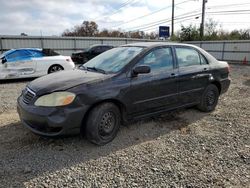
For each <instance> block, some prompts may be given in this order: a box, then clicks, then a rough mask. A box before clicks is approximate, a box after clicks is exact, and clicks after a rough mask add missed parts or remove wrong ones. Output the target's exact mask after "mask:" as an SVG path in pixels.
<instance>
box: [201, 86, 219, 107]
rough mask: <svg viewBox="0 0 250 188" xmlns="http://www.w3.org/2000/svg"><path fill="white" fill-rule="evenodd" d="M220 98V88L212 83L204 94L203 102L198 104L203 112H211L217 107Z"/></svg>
mask: <svg viewBox="0 0 250 188" xmlns="http://www.w3.org/2000/svg"><path fill="white" fill-rule="evenodd" d="M218 99H219V90H218V88H217V86H216V85H214V84H210V85H208V86H207V88H206V89H205V91H204V92H203V94H202V98H201V102H200V104H199V105H198V106H197V107H198V109H199V110H201V111H203V112H211V111H213V110H214V109H215V107H216V105H217V103H218Z"/></svg>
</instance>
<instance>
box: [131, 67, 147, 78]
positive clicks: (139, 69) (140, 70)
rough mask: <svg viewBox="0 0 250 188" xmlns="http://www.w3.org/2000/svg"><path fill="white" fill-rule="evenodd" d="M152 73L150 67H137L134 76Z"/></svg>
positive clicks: (133, 72)
mask: <svg viewBox="0 0 250 188" xmlns="http://www.w3.org/2000/svg"><path fill="white" fill-rule="evenodd" d="M148 73H150V67H149V66H146V65H142V66H138V67H135V68H134V69H133V71H132V76H137V75H138V74H148Z"/></svg>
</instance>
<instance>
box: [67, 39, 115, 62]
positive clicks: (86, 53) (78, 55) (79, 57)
mask: <svg viewBox="0 0 250 188" xmlns="http://www.w3.org/2000/svg"><path fill="white" fill-rule="evenodd" d="M112 48H114V46H111V45H107V44H98V45H93V46H91V47H89V48H87V49H84V50H83V51H80V52H75V53H72V55H71V58H72V60H73V61H74V62H75V63H78V64H84V63H86V62H87V61H89V60H90V59H92V58H94V57H95V56H97V55H99V54H101V53H103V52H105V51H107V50H110V49H112Z"/></svg>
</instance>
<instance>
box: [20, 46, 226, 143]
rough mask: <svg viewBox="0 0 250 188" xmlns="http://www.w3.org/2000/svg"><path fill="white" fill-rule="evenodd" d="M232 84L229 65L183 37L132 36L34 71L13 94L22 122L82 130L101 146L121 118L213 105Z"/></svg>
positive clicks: (39, 128)
mask: <svg viewBox="0 0 250 188" xmlns="http://www.w3.org/2000/svg"><path fill="white" fill-rule="evenodd" d="M229 85H230V78H229V66H228V64H227V63H226V62H220V61H217V60H216V59H215V58H214V57H213V56H211V55H210V54H209V53H207V52H206V51H204V50H203V49H201V48H199V47H196V46H193V45H185V44H181V43H167V42H162V43H153V42H148V43H135V44H128V45H124V46H120V47H117V48H114V49H111V50H109V51H107V52H104V53H102V54H101V55H99V56H97V57H95V58H93V59H92V60H90V61H88V62H87V63H86V64H84V65H82V66H81V67H80V69H76V70H72V71H64V72H59V73H55V74H51V75H48V76H44V77H42V78H38V79H36V80H34V81H32V82H31V83H29V84H28V85H27V87H26V88H25V89H24V90H23V92H22V94H21V96H20V97H19V98H18V108H17V109H18V113H19V116H20V119H21V121H22V123H23V124H24V125H25V126H26V127H27V128H29V129H30V130H31V131H33V132H34V133H36V134H39V135H43V136H58V135H63V134H68V133H77V132H78V133H79V132H81V133H82V134H83V135H85V136H86V138H87V139H88V140H89V141H91V142H93V143H95V144H98V145H103V144H106V143H108V142H110V141H111V140H112V139H114V138H115V136H116V134H117V131H118V130H119V126H120V124H121V123H125V122H128V121H130V120H138V119H141V118H144V117H149V116H153V115H159V114H161V113H166V112H167V111H170V110H174V109H178V108H184V107H191V106H197V107H198V109H200V110H201V111H204V112H210V111H213V110H214V109H215V107H216V105H217V102H218V98H219V96H220V95H221V94H223V93H225V92H226V91H227V90H228V88H229Z"/></svg>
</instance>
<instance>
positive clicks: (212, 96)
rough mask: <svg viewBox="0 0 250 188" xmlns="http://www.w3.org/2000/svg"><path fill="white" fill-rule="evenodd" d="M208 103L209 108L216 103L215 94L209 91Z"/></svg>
mask: <svg viewBox="0 0 250 188" xmlns="http://www.w3.org/2000/svg"><path fill="white" fill-rule="evenodd" d="M206 103H207V105H208V106H212V105H213V104H214V103H215V92H214V91H208V93H207V95H206Z"/></svg>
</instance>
